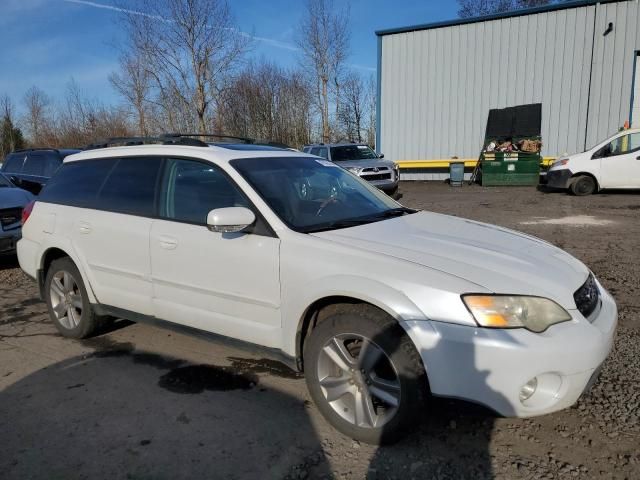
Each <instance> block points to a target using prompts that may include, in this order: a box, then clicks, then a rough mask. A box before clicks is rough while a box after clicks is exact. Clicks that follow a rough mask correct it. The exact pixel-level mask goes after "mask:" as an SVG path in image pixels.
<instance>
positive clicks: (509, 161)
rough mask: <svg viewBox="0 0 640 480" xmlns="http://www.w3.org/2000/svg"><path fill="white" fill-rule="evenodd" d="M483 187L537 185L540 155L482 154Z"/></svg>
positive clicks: (512, 153)
mask: <svg viewBox="0 0 640 480" xmlns="http://www.w3.org/2000/svg"><path fill="white" fill-rule="evenodd" d="M480 169H481V172H482V173H481V179H482V186H483V187H491V186H502V185H514V186H517V185H537V184H538V182H539V179H540V154H538V153H526V152H495V153H484V154H482V156H481V158H480Z"/></svg>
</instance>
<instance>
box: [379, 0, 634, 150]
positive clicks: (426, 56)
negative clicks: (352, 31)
mask: <svg viewBox="0 0 640 480" xmlns="http://www.w3.org/2000/svg"><path fill="white" fill-rule="evenodd" d="M639 12H640V6H639V4H638V2H636V0H630V1H619V2H612V3H605V4H598V5H596V4H593V5H589V6H582V7H577V8H567V9H563V10H556V11H550V12H544V13H537V14H530V15H523V16H516V17H508V18H501V19H496V20H490V21H483V22H477V23H470V24H463V25H454V26H446V27H440V28H432V29H427V30H418V31H413V32H407V33H393V34H388V35H383V36H382V47H381V59H380V62H379V65H380V72H379V78H380V82H381V84H380V103H379V104H380V113H379V119H380V126H379V132H380V134H379V138H378V143H379V150H380V151H382V152H384V153H385V156H387V157H388V158H391V159H393V160H396V161H406V160H432V159H449V158H451V157H452V156H457V157H460V158H476V157H477V156H478V154H479V151H480V148H481V146H482V142H483V139H484V130H485V127H486V121H487V116H488V113H489V110H490V109H492V108H504V107H510V106H515V105H522V104H528V103H542V139H543V143H544V147H543V154H544V155H545V156H556V155H558V154H562V153H564V152H568V153H570V152H576V151H582V150H584V148H585V145H586V146H590V145H591V144H594V143H596V142H597V141H598V140H600V139H602V138H605V137H606V136H607V135H608V134H610V133H612V132H614V131H616V130H617V129H618V128H619V127H620V126H622V125H623V123H624V121H625V120H628V119H629V114H630V108H631V91H632V79H633V68H634V58H635V55H636V51H637V50H640V28H638V27H639V26H640V13H639ZM594 20H595V21H594ZM609 22H613V24H614V29H613V31H612V32H611V33H609V34H608V35H606V36H604V35H603V33H604V31H605V29H606V27H607V25H608V23H609ZM594 38H595V45H593V42H594ZM592 47H593V48H592ZM592 55H593V71H592V70H591V62H592ZM590 74H591V81H590ZM590 83H591V85H590ZM587 124H588V128H587Z"/></svg>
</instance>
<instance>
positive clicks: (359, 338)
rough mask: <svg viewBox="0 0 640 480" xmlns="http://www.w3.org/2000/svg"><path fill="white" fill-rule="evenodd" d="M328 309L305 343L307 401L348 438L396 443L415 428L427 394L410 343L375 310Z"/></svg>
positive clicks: (353, 307)
mask: <svg viewBox="0 0 640 480" xmlns="http://www.w3.org/2000/svg"><path fill="white" fill-rule="evenodd" d="M327 310H328V311H325V310H323V311H322V312H321V313H322V314H323V318H322V319H321V322H320V323H319V324H318V325H317V326H316V327H315V328H314V329H313V330H312V331H311V333H310V335H309V337H308V339H307V341H306V342H305V343H306V344H305V348H304V370H305V379H306V382H307V387H308V389H309V393H310V395H311V397H312V399H313V400H314V402H315V404H316V405H317V407H318V409H319V410H320V412H321V413H322V414H323V416H324V417H325V418H326V419H327V421H328V422H329V423H330V424H331V425H333V426H334V427H335V428H336V429H337V430H338V431H340V432H342V433H343V434H345V435H347V436H349V437H351V438H353V439H356V440H359V441H362V442H365V443H369V444H373V445H380V444H388V443H393V442H395V441H397V440H398V439H400V438H401V437H402V436H403V435H404V434H405V432H406V431H407V427H408V426H409V425H410V424H412V425H415V422H416V418H419V415H416V414H417V413H418V412H419V411H420V407H423V406H424V400H425V398H426V395H425V394H426V392H427V391H428V387H427V378H426V374H425V370H424V367H423V365H422V361H421V359H420V356H419V354H418V352H417V350H416V348H415V346H414V344H413V342H412V341H411V340H410V339H409V337H408V336H407V335H406V333H405V332H404V330H403V329H402V327H401V326H400V325H399V324H398V323H397V322H396V321H395V320H394V319H393V318H391V317H390V316H389V315H387V314H386V313H385V312H383V311H381V310H379V309H377V308H375V307H372V306H369V305H359V304H356V305H349V304H347V305H339V306H331V307H328V308H327ZM347 355H348V356H347ZM347 367H349V368H347Z"/></svg>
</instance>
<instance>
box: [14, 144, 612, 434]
mask: <svg viewBox="0 0 640 480" xmlns="http://www.w3.org/2000/svg"><path fill="white" fill-rule="evenodd" d="M162 141H163V142H164V143H165V144H163V145H151V144H145V145H139V146H126V147H111V148H100V149H94V150H88V151H84V152H81V153H78V154H75V155H72V156H69V157H67V158H66V159H65V160H64V164H63V166H62V167H61V168H60V169H59V170H58V171H57V173H56V174H55V175H54V177H53V178H52V179H51V180H50V182H49V183H48V184H47V186H46V187H45V189H44V190H43V191H42V194H41V195H40V196H39V197H38V198H37V201H36V202H35V204H34V205H33V206H32V208H29V209H26V210H25V212H24V215H23V221H24V226H23V233H22V234H23V238H22V240H21V241H20V242H19V243H18V256H19V260H20V266H21V267H22V269H23V270H24V271H25V272H26V273H27V274H28V275H30V276H31V277H33V278H34V279H37V282H38V284H39V286H40V292H41V295H42V297H43V299H45V300H46V302H47V305H48V309H49V313H50V315H51V319H52V321H53V322H54V323H55V325H56V327H57V328H58V330H59V331H60V333H61V334H62V335H64V336H67V337H72V338H84V337H87V336H89V335H92V334H94V333H96V332H98V327H99V326H100V325H101V323H102V321H104V320H105V319H107V318H110V317H118V318H128V319H131V320H134V321H139V322H143V321H152V322H154V323H162V324H165V325H167V326H174V327H175V326H178V327H180V328H181V330H185V329H188V330H190V331H193V332H208V333H213V334H217V335H215V336H216V337H217V338H218V337H230V338H233V339H236V340H242V341H244V342H248V343H249V344H254V346H255V345H256V344H257V345H259V346H262V347H265V348H266V349H270V351H271V352H278V353H281V354H282V355H283V356H284V357H286V358H287V359H288V360H289V364H291V365H293V366H295V367H296V368H298V369H299V370H301V371H304V374H305V378H306V382H307V385H308V388H309V392H310V395H311V397H312V398H313V400H314V401H315V403H316V404H317V406H318V408H319V410H320V411H321V412H322V414H323V415H324V416H325V417H326V419H327V420H328V421H329V422H330V423H331V424H332V425H334V426H335V427H336V428H337V429H338V430H340V431H341V432H343V433H345V434H347V435H350V436H351V437H353V438H356V439H359V440H362V441H365V442H370V443H380V442H389V441H393V440H394V439H397V438H399V436H400V434H402V433H403V431H405V430H406V429H407V428H408V427H410V426H411V424H412V422H415V418H416V415H415V414H416V412H417V411H419V410H420V409H422V408H424V407H423V403H422V400H423V398H424V396H425V394H428V393H430V394H433V395H439V396H446V397H456V398H461V399H466V400H469V401H472V402H476V403H479V404H482V405H485V406H487V407H489V408H491V409H493V410H495V411H496V412H498V413H499V414H502V415H507V416H523V417H524V416H532V415H541V414H545V413H549V412H553V411H556V410H559V409H562V408H565V407H568V406H570V405H572V404H573V403H574V402H575V401H576V400H577V399H578V397H579V396H580V395H581V394H582V393H583V391H585V389H586V388H588V387H589V385H590V383H591V382H592V381H593V380H594V379H595V377H596V376H597V372H598V371H599V368H600V366H601V365H602V363H603V361H604V360H605V358H606V357H607V355H608V353H609V351H610V349H611V345H612V341H613V337H614V331H615V327H616V322H617V309H616V304H615V302H614V300H613V298H612V297H611V296H610V295H609V293H608V292H607V291H606V290H605V289H604V288H603V287H602V285H601V284H600V283H599V282H598V280H597V279H596V278H595V277H594V276H593V274H592V273H591V272H590V271H589V269H588V268H587V267H586V266H584V265H583V264H582V263H581V262H579V261H578V260H576V259H575V258H573V257H572V256H571V255H569V254H567V253H566V252H564V251H562V250H560V249H559V248H556V247H554V246H553V245H551V244H549V243H547V242H544V241H542V240H539V239H536V238H533V237H531V236H528V235H525V234H522V233H518V232H514V231H510V230H507V229H504V228H500V227H496V226H493V225H487V224H482V223H478V222H474V221H471V220H465V219H460V218H455V217H450V216H447V215H440V214H435V213H430V212H426V211H415V210H412V209H409V208H405V207H403V206H402V205H400V204H398V203H397V202H395V201H394V200H392V199H391V198H389V197H388V196H387V195H385V194H384V193H382V192H380V191H379V190H377V189H376V188H375V187H372V186H370V185H368V184H367V183H366V182H365V181H363V180H361V179H359V178H358V177H357V176H355V175H354V174H352V173H350V172H348V171H347V170H344V169H342V168H340V167H338V166H336V165H335V164H334V163H332V162H327V161H325V160H322V159H319V158H317V157H313V156H310V155H305V154H301V153H298V152H291V151H286V150H279V149H273V148H271V149H269V148H268V147H258V146H255V145H253V146H247V145H228V146H211V145H209V144H206V143H204V142H200V141H198V140H194V139H188V138H185V137H174V138H173V139H171V140H167V139H166V138H165V139H164V140H162ZM148 142H153V140H151V139H149V140H148ZM156 143H157V141H156Z"/></svg>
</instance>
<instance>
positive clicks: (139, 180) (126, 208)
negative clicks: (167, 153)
mask: <svg viewBox="0 0 640 480" xmlns="http://www.w3.org/2000/svg"><path fill="white" fill-rule="evenodd" d="M161 165H162V159H161V158H158V157H143V158H121V159H119V160H117V163H116V165H115V166H114V167H113V169H112V170H111V172H110V173H109V177H108V178H107V179H106V181H105V182H104V184H103V186H102V188H101V189H100V192H99V193H98V198H97V199H96V207H95V208H98V209H100V210H109V211H112V212H120V213H129V214H132V215H141V216H153V215H154V212H155V191H156V183H157V180H158V174H159V173H160V167H161Z"/></svg>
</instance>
